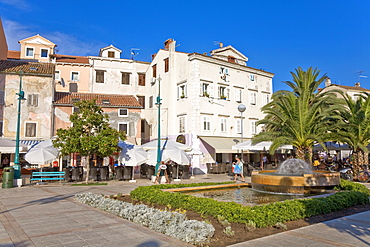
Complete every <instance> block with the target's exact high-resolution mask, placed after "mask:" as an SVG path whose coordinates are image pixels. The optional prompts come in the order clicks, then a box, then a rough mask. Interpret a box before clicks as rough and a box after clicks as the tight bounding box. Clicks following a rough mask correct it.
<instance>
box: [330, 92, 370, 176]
mask: <svg viewBox="0 0 370 247" xmlns="http://www.w3.org/2000/svg"><path fill="white" fill-rule="evenodd" d="M341 95H342V96H343V98H344V102H345V103H344V107H343V109H342V111H341V118H342V124H340V125H339V129H338V132H337V133H335V135H336V139H337V140H338V141H340V142H343V143H346V144H347V145H348V146H350V147H351V148H352V151H353V172H354V175H355V177H356V176H357V174H358V172H359V170H360V168H361V166H362V165H364V164H367V163H368V152H369V151H368V149H367V147H366V146H367V145H368V144H369V143H370V97H369V96H370V94H369V93H367V92H362V93H359V94H357V95H355V97H356V98H355V99H353V98H352V97H351V96H349V95H348V94H345V93H343V92H342V93H341Z"/></svg>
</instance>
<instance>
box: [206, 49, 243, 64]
mask: <svg viewBox="0 0 370 247" xmlns="http://www.w3.org/2000/svg"><path fill="white" fill-rule="evenodd" d="M211 56H212V57H215V58H219V59H222V60H226V61H229V62H233V63H238V64H243V65H246V62H247V61H248V57H246V56H244V55H243V53H241V52H239V51H238V50H237V49H235V48H234V47H232V46H231V45H229V46H226V47H221V48H219V49H216V50H213V51H211Z"/></svg>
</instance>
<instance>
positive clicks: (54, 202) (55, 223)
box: [0, 174, 370, 247]
mask: <svg viewBox="0 0 370 247" xmlns="http://www.w3.org/2000/svg"><path fill="white" fill-rule="evenodd" d="M246 180H247V182H250V178H246ZM225 181H230V177H228V176H227V175H225V174H208V175H207V174H205V175H196V176H195V178H194V179H187V180H182V181H180V182H174V183H198V182H225ZM238 183H240V181H238ZM152 184H153V183H152V182H151V181H150V180H148V179H137V183H129V182H127V181H109V184H108V185H106V186H70V184H68V183H67V184H65V183H60V182H56V183H47V184H45V185H33V186H24V187H18V188H11V189H2V190H1V193H0V246H17V247H18V246H50V247H51V246H53V247H58V246H78V247H80V246H88V247H102V246H112V247H115V246H117V247H118V246H135V247H159V246H171V247H172V246H176V247H177V246H179V247H182V246H192V245H190V244H187V243H184V242H181V241H179V240H176V239H174V238H171V237H169V236H166V235H164V234H160V233H157V232H155V231H153V230H151V229H149V228H146V227H144V226H141V225H139V224H136V223H133V222H131V221H128V220H124V219H121V218H119V217H116V216H114V215H111V214H109V213H106V212H103V211H100V210H98V209H95V208H92V207H90V206H87V205H85V204H82V203H79V202H77V201H75V199H74V196H75V195H76V194H79V193H86V192H92V193H95V194H103V195H113V194H119V193H121V194H129V193H130V191H132V190H133V189H135V188H137V187H138V186H146V185H152ZM365 185H366V186H367V187H368V188H370V183H369V184H365ZM369 226H370V212H364V213H360V214H356V215H352V216H347V217H343V218H340V219H336V220H332V221H327V222H323V223H319V224H315V225H312V226H308V227H303V228H300V229H296V230H292V231H286V232H283V233H279V234H276V235H271V236H268V237H264V238H260V239H256V240H251V241H247V242H243V243H239V244H235V245H232V246H264V247H265V246H369V245H370V239H369V238H370V229H369Z"/></svg>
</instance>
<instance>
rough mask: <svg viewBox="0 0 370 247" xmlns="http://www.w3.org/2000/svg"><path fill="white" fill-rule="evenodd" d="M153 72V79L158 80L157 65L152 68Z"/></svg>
mask: <svg viewBox="0 0 370 247" xmlns="http://www.w3.org/2000/svg"><path fill="white" fill-rule="evenodd" d="M152 70H153V77H154V78H157V65H156V64H154V65H153V66H152Z"/></svg>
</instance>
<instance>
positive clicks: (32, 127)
mask: <svg viewBox="0 0 370 247" xmlns="http://www.w3.org/2000/svg"><path fill="white" fill-rule="evenodd" d="M25 137H36V123H26V135H25Z"/></svg>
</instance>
